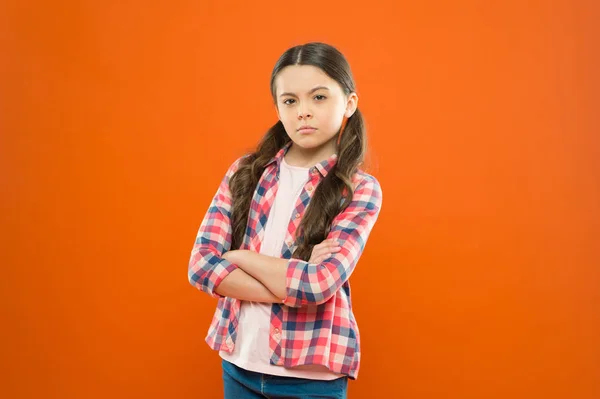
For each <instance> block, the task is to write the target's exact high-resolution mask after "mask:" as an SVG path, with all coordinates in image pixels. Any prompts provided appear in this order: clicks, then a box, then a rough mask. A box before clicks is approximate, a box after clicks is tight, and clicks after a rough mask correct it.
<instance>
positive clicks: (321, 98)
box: [315, 94, 327, 101]
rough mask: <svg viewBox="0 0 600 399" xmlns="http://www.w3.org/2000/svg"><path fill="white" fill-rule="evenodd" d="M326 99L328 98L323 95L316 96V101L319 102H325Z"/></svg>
mask: <svg viewBox="0 0 600 399" xmlns="http://www.w3.org/2000/svg"><path fill="white" fill-rule="evenodd" d="M326 98H327V97H325V96H324V95H322V94H317V95H316V96H315V99H316V100H318V101H323V100H325V99H326Z"/></svg>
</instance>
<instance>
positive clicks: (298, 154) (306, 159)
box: [285, 141, 336, 168]
mask: <svg viewBox="0 0 600 399" xmlns="http://www.w3.org/2000/svg"><path fill="white" fill-rule="evenodd" d="M335 144H336V143H335V141H333V142H330V143H327V144H324V145H322V146H321V147H318V148H302V147H300V146H298V145H296V144H294V143H292V145H291V147H290V149H289V150H288V152H287V153H286V154H285V162H287V163H288V165H291V166H298V167H301V168H310V167H312V166H314V165H316V164H318V163H319V162H321V161H324V160H326V159H328V158H329V157H330V156H332V155H333V154H335V150H336V149H335Z"/></svg>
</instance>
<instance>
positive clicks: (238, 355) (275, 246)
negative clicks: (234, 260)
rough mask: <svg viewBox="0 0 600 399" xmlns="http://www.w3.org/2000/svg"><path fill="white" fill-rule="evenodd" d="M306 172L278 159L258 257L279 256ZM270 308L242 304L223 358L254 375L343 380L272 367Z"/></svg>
mask: <svg viewBox="0 0 600 399" xmlns="http://www.w3.org/2000/svg"><path fill="white" fill-rule="evenodd" d="M309 170H310V168H301V167H298V166H290V165H288V164H287V163H286V162H285V158H282V160H281V167H280V170H279V187H278V189H277V193H276V195H275V200H274V201H273V207H272V208H271V211H270V213H269V218H268V220H267V224H266V226H265V233H264V238H263V242H262V244H261V248H260V253H261V254H263V255H268V256H275V257H280V256H281V249H282V247H283V240H284V239H285V235H286V231H287V228H288V224H289V222H290V218H291V216H292V212H293V210H294V206H295V205H296V201H297V200H298V197H299V196H300V193H301V192H302V188H303V187H304V186H305V185H306V183H307V181H308V179H309ZM271 307H272V305H271V304H270V303H260V302H250V301H242V305H241V309H240V318H239V323H238V326H237V338H236V342H235V345H234V349H233V352H232V353H231V354H229V353H227V352H225V351H219V354H220V355H221V357H222V358H223V359H225V360H227V361H228V362H231V363H233V364H235V365H237V366H238V367H241V368H243V369H246V370H250V371H254V372H257V373H264V374H271V375H279V376H285V377H297V378H310V379H314V380H333V379H336V378H340V377H343V376H342V375H340V374H336V373H333V372H331V371H330V370H329V369H328V368H327V367H325V366H322V365H303V366H299V367H294V368H285V367H282V366H277V365H272V364H271V363H270V350H269V331H270V326H271Z"/></svg>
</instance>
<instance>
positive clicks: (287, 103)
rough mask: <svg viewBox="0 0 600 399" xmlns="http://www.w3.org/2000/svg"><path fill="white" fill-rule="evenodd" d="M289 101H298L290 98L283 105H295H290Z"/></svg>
mask: <svg viewBox="0 0 600 399" xmlns="http://www.w3.org/2000/svg"><path fill="white" fill-rule="evenodd" d="M288 101H296V100H294V99H293V98H288V99H287V100H283V103H284V104H285V105H292V104H293V103H290V102H288Z"/></svg>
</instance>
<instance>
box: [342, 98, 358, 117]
mask: <svg viewBox="0 0 600 399" xmlns="http://www.w3.org/2000/svg"><path fill="white" fill-rule="evenodd" d="M356 108H358V95H357V94H356V93H354V92H352V93H350V94H349V95H348V100H347V101H346V112H344V116H345V117H346V118H350V117H351V116H352V115H353V114H354V112H356Z"/></svg>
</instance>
